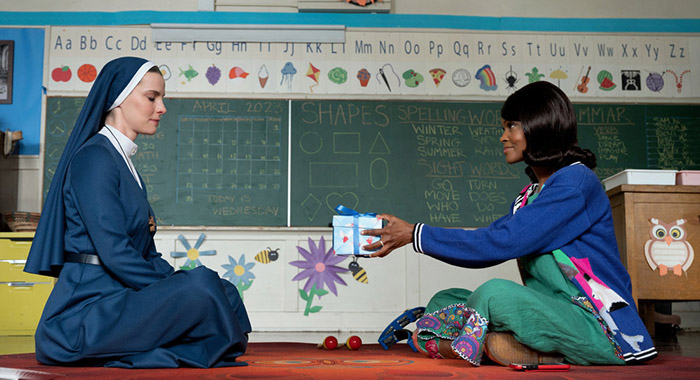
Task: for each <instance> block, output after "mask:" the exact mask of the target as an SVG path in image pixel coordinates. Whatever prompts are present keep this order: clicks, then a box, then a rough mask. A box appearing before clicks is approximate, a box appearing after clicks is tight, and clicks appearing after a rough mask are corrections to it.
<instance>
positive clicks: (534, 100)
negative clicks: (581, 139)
mask: <svg viewBox="0 0 700 380" xmlns="http://www.w3.org/2000/svg"><path fill="white" fill-rule="evenodd" d="M501 117H502V118H503V119H504V120H508V121H519V122H520V124H522V127H523V132H524V134H525V141H526V142H527V144H526V148H525V151H524V152H523V160H524V161H525V163H526V164H528V167H527V168H526V169H525V173H527V174H528V176H529V177H530V179H531V180H533V181H534V182H537V177H536V176H535V175H534V173H533V171H532V167H533V166H535V167H547V168H552V169H553V170H555V171H556V170H558V169H561V168H563V167H564V166H567V165H570V164H572V163H574V162H577V161H580V162H581V163H583V164H584V165H586V166H588V167H589V168H590V169H595V167H596V158H595V155H594V154H593V152H591V151H590V150H588V149H584V148H581V147H580V146H578V137H577V125H576V114H575V113H574V108H573V106H572V105H571V102H570V101H569V98H568V97H567V96H566V94H564V92H563V91H562V90H560V89H559V87H557V86H555V85H553V84H551V83H549V82H546V81H539V82H534V83H530V84H528V85H526V86H524V87H523V88H521V89H519V90H518V91H516V92H514V93H513V94H512V95H510V96H509V97H508V99H506V101H505V103H503V107H502V108H501Z"/></svg>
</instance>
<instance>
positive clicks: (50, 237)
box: [25, 57, 251, 368]
mask: <svg viewBox="0 0 700 380" xmlns="http://www.w3.org/2000/svg"><path fill="white" fill-rule="evenodd" d="M164 96H165V81H164V80H163V76H162V74H161V72H160V70H159V69H158V67H157V66H156V65H155V64H153V63H151V62H149V61H147V60H145V59H142V58H136V57H122V58H117V59H114V60H112V61H110V62H109V63H107V64H106V65H105V66H104V68H103V69H102V71H101V72H100V74H99V76H98V77H97V79H96V80H95V83H94V84H93V87H92V89H91V90H90V93H89V94H88V97H87V98H86V100H85V104H84V106H83V108H82V110H81V112H80V115H79V116H78V120H77V122H76V124H75V127H74V129H73V132H72V133H71V136H70V138H69V140H68V143H67V144H66V147H65V150H64V151H63V155H62V156H61V159H60V161H59V163H58V167H57V169H56V173H55V175H54V177H53V181H52V183H51V187H50V190H49V192H48V195H47V197H46V200H45V203H44V208H43V211H42V215H41V219H40V221H39V225H38V228H37V232H36V234H35V238H34V241H33V243H32V247H31V250H30V253H29V257H28V259H27V265H26V267H25V271H27V272H29V273H35V274H41V275H46V276H53V277H57V278H58V280H57V282H56V285H55V287H54V289H53V291H52V293H51V295H50V296H49V299H48V301H47V303H46V305H45V307H44V311H43V313H42V316H41V319H40V321H39V325H38V327H37V330H36V335H35V342H36V358H37V360H38V361H40V362H41V363H44V364H48V365H69V366H105V367H121V368H174V367H196V368H210V367H225V366H237V365H245V364H246V363H245V362H241V361H236V359H237V358H238V357H240V356H241V355H243V353H244V352H245V349H246V346H247V343H248V333H249V332H250V331H251V326H250V321H249V320H248V315H247V312H246V309H245V306H244V305H243V302H242V300H241V298H240V296H239V294H238V291H237V290H236V288H235V286H234V285H233V284H231V283H230V282H228V281H226V280H224V279H221V278H219V276H218V275H217V273H216V272H214V271H212V270H210V269H207V268H205V267H198V268H196V269H193V270H189V271H177V272H175V271H174V270H173V268H172V266H170V264H168V262H167V261H165V260H164V259H162V258H161V254H160V253H158V252H157V251H156V247H155V243H154V240H153V236H154V235H155V233H156V225H155V220H156V219H155V215H154V214H153V210H152V209H151V206H150V205H149V203H148V200H147V199H148V198H147V194H146V188H145V186H144V183H143V180H142V179H141V177H140V176H139V174H138V172H137V171H136V168H135V167H134V165H133V163H132V161H131V157H132V156H133V155H134V154H135V153H136V151H137V145H136V144H135V143H134V140H135V139H136V137H137V136H138V135H139V134H146V135H153V134H154V133H155V132H156V130H157V128H158V124H159V122H160V118H161V117H162V116H163V114H165V112H166V108H165V105H164V103H163V97H164Z"/></svg>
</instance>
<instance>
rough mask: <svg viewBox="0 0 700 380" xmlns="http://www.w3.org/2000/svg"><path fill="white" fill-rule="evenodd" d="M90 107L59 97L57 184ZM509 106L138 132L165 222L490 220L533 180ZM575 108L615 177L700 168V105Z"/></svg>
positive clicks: (296, 113)
mask: <svg viewBox="0 0 700 380" xmlns="http://www.w3.org/2000/svg"><path fill="white" fill-rule="evenodd" d="M83 101H84V98H76V97H49V98H48V100H47V115H46V133H45V163H44V175H45V181H44V192H46V191H47V189H48V186H49V184H50V181H51V177H52V174H53V170H54V168H55V167H56V164H57V163H58V159H59V158H60V156H61V152H62V151H63V147H64V145H65V142H66V140H67V138H68V135H69V133H70V131H71V128H72V126H73V124H74V122H75V119H76V118H77V116H78V113H79V112H80V108H81V107H82V102H83ZM290 103H291V105H290ZM501 104H502V103H501V102H418V101H411V102H406V101H386V100H383V101H364V100H347V101H346V100H293V101H291V102H290V101H288V100H246V99H181V98H175V99H168V100H166V107H168V112H167V113H166V114H165V116H164V117H163V119H162V121H161V126H160V127H159V129H158V133H156V134H155V135H154V136H139V138H138V139H137V140H136V142H137V144H138V145H139V152H138V153H137V156H136V157H135V159H134V162H135V164H136V166H137V168H138V170H139V173H140V174H141V176H142V177H143V178H144V181H145V182H146V185H147V188H148V193H149V200H150V202H151V204H152V205H153V208H154V210H155V212H156V215H157V217H158V223H159V224H160V225H179V226H188V225H207V226H224V225H225V226H240V225H253V226H286V225H287V224H288V223H287V214H288V213H289V214H290V216H291V218H290V221H291V225H292V226H327V225H328V224H329V223H330V221H331V217H332V215H333V214H334V211H333V208H334V207H335V206H336V205H338V204H343V205H345V206H347V207H352V208H355V209H356V210H358V211H363V212H388V213H393V214H395V215H397V216H400V217H402V218H404V219H406V220H408V221H411V222H417V221H422V222H426V223H430V224H433V225H438V226H446V227H479V226H485V225H488V224H489V223H490V222H492V221H493V220H495V219H496V218H498V217H500V216H502V215H503V214H505V213H506V212H507V211H508V207H509V206H510V203H511V202H512V199H513V198H514V197H515V195H516V194H517V193H518V192H519V191H520V190H521V189H522V188H523V187H524V186H525V185H526V184H527V183H528V180H527V178H526V176H525V174H524V167H525V166H524V164H516V165H507V164H506V163H505V161H504V159H503V153H502V149H501V144H500V142H499V141H498V139H499V137H500V135H501V126H500V108H501ZM574 110H575V112H576V116H577V119H578V123H579V143H580V145H581V146H583V147H586V148H589V149H591V150H592V151H593V152H594V153H595V154H596V156H597V158H598V168H597V169H596V174H597V175H598V177H599V178H600V179H601V180H602V179H604V178H607V177H609V176H611V175H613V174H615V173H617V172H619V171H621V170H624V169H645V168H651V169H676V170H699V169H700V106H697V105H636V104H575V105H574ZM290 115H291V116H290ZM290 117H291V122H290V119H289V118H290ZM290 125H291V133H290V131H289V129H288V128H290ZM288 136H291V140H290V141H288ZM288 157H291V164H290V163H289V161H288ZM288 165H289V167H291V171H290V172H289V173H288ZM288 183H290V184H291V189H289V194H290V198H289V199H290V202H289V204H288V200H287V199H288V185H287V184H288ZM288 210H289V211H288Z"/></svg>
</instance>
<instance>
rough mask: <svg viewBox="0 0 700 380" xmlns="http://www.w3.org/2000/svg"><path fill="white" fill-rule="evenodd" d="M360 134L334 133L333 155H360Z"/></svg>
mask: <svg viewBox="0 0 700 380" xmlns="http://www.w3.org/2000/svg"><path fill="white" fill-rule="evenodd" d="M361 151H362V149H361V147H360V133H359V132H335V133H333V153H346V154H360V152H361Z"/></svg>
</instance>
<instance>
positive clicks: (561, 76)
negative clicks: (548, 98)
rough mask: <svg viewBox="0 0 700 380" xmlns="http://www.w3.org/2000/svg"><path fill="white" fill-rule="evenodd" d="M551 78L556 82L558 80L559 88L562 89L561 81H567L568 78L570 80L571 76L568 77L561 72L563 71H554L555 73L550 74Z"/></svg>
mask: <svg viewBox="0 0 700 380" xmlns="http://www.w3.org/2000/svg"><path fill="white" fill-rule="evenodd" d="M549 77H550V78H552V79H556V80H557V87H561V86H560V85H559V84H560V83H561V80H562V79H566V78H568V77H569V76H568V75H566V73H565V72H563V71H561V70H554V71H552V73H551V74H549Z"/></svg>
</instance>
